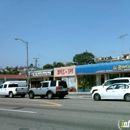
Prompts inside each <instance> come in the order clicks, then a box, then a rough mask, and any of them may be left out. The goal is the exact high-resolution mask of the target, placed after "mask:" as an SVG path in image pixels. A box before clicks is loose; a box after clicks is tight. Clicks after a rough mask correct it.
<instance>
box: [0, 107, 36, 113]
mask: <svg viewBox="0 0 130 130" xmlns="http://www.w3.org/2000/svg"><path fill="white" fill-rule="evenodd" d="M0 111H11V112H24V113H37V112H34V111H21V110H12V109H1V108H0Z"/></svg>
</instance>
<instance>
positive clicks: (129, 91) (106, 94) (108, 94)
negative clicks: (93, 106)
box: [92, 83, 130, 102]
mask: <svg viewBox="0 0 130 130" xmlns="http://www.w3.org/2000/svg"><path fill="white" fill-rule="evenodd" d="M92 98H93V100H95V101H99V100H102V99H119V100H126V101H128V102H129V101H130V85H129V84H128V83H115V84H112V85H110V86H109V87H108V88H104V89H100V90H98V91H95V92H94V93H93V94H92Z"/></svg>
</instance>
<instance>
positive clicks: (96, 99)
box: [94, 93, 101, 101]
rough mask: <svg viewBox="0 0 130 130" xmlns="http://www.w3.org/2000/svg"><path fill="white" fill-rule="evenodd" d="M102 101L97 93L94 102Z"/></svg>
mask: <svg viewBox="0 0 130 130" xmlns="http://www.w3.org/2000/svg"><path fill="white" fill-rule="evenodd" d="M100 99H101V97H100V95H99V94H97V93H96V94H95V95H94V100H95V101H99V100H100Z"/></svg>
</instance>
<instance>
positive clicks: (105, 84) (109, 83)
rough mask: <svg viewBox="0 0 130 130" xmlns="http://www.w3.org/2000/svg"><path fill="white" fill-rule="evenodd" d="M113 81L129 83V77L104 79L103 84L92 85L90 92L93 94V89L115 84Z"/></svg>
mask: <svg viewBox="0 0 130 130" xmlns="http://www.w3.org/2000/svg"><path fill="white" fill-rule="evenodd" d="M115 83H129V84H130V78H129V77H120V78H114V79H109V80H106V81H105V83H104V84H102V85H100V86H94V87H92V89H91V91H90V93H91V94H93V93H94V92H95V91H98V90H100V89H105V88H108V87H109V85H111V84H115Z"/></svg>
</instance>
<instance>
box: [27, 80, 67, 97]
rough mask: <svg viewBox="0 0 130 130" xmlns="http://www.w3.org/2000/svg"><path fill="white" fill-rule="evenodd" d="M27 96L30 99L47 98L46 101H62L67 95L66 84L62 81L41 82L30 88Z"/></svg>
mask: <svg viewBox="0 0 130 130" xmlns="http://www.w3.org/2000/svg"><path fill="white" fill-rule="evenodd" d="M28 94H29V98H30V99H33V98H34V97H35V96H40V97H41V98H44V97H45V96H47V98H48V99H52V98H53V97H59V98H61V99H62V98H64V97H65V95H67V94H68V88H67V83H66V81H62V80H52V81H42V82H40V84H39V85H38V86H37V87H36V88H30V89H29V92H28Z"/></svg>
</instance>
